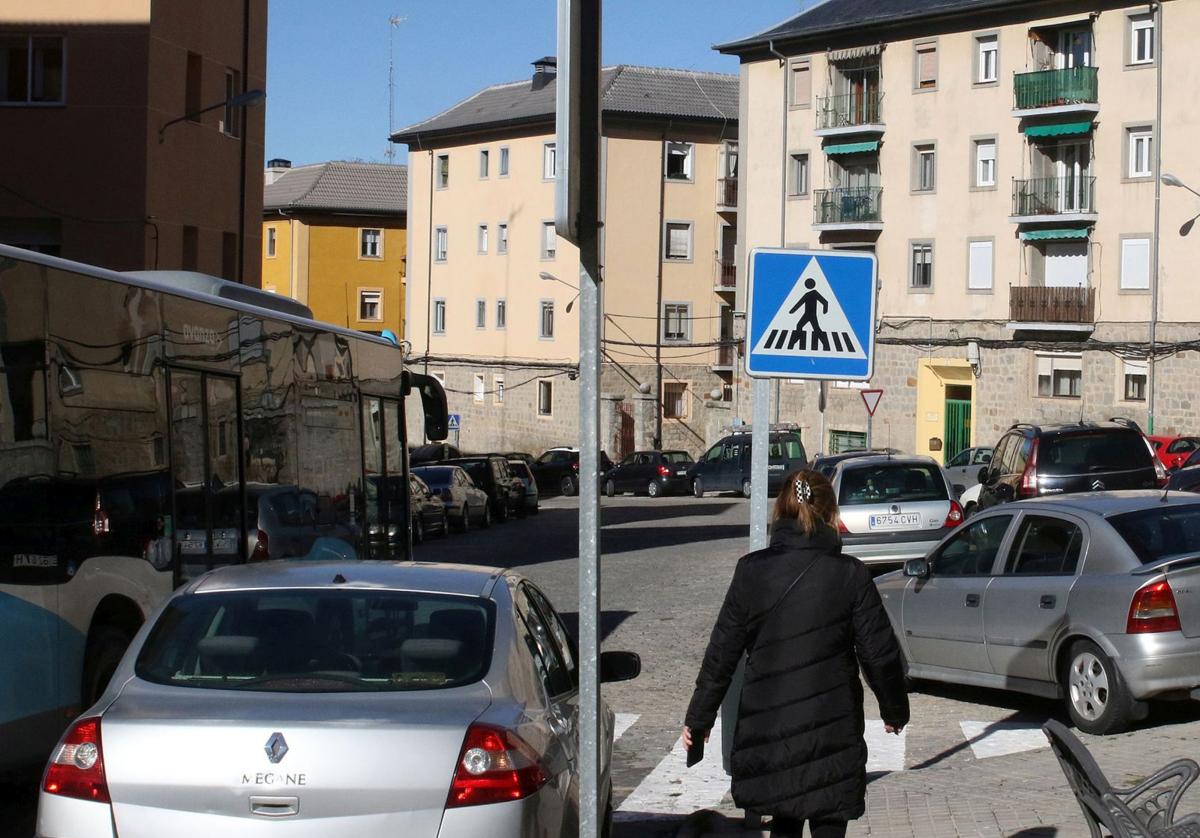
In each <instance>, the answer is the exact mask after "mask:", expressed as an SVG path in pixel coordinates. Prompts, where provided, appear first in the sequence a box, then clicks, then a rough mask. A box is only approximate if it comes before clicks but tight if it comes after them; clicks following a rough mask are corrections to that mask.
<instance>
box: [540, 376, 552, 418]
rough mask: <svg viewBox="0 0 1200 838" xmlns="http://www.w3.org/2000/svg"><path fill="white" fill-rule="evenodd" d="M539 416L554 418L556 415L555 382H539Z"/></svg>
mask: <svg viewBox="0 0 1200 838" xmlns="http://www.w3.org/2000/svg"><path fill="white" fill-rule="evenodd" d="M537 407H538V416H552V415H553V414H554V382H553V381H539V382H538V405H537Z"/></svg>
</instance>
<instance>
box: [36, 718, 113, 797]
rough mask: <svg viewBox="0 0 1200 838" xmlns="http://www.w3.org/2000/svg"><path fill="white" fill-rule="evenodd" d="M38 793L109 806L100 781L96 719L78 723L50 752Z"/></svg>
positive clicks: (101, 755)
mask: <svg viewBox="0 0 1200 838" xmlns="http://www.w3.org/2000/svg"><path fill="white" fill-rule="evenodd" d="M42 790H43V791H45V792H46V793H47V794H59V795H62V796H63V797H77V798H79V799H80V800H93V801H95V802H97V803H111V802H112V801H111V800H110V799H109V796H108V783H107V782H106V781H105V779H104V753H103V752H102V751H101V750H100V719H99V718H95V717H93V718H90V719H80V720H79V721H77V722H76V723H75V724H74V725H72V726H71V729H70V730H68V731H67V735H66V736H64V737H63V740H62V744H60V745H59V746H58V748H57V749H56V750H55V751H54V756H53V757H51V759H50V764H49V765H47V766H46V776H45V778H44V779H43V780H42Z"/></svg>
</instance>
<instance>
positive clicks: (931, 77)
mask: <svg viewBox="0 0 1200 838" xmlns="http://www.w3.org/2000/svg"><path fill="white" fill-rule="evenodd" d="M914 59H915V60H914V65H915V66H914V73H915V78H914V79H913V87H914V88H915V89H917V90H936V89H937V72H938V60H937V43H935V42H933V41H927V42H925V43H922V44H917V45H916V47H915V52H914Z"/></svg>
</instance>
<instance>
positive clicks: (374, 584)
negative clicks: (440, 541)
mask: <svg viewBox="0 0 1200 838" xmlns="http://www.w3.org/2000/svg"><path fill="white" fill-rule="evenodd" d="M504 573H505V571H504V570H502V569H500V568H495V567H475V566H473V565H458V564H442V563H438V562H378V561H371V562H363V561H337V562H304V561H295V560H291V561H272V562H256V563H254V564H241V565H227V566H226V567H222V568H218V569H217V570H214V571H211V572H209V573H206V574H204V575H203V576H201V577H199V578H198V579H196V580H195V581H193V582H192V583H191V584H189V585H188V586H187V588H185V591H186V592H187V593H212V592H214V591H246V590H264V589H266V590H271V589H281V590H282V589H287V588H330V589H332V588H334V587H336V588H337V589H339V590H344V589H355V590H363V589H383V590H414V591H432V592H437V593H447V594H462V595H468V596H483V595H484V594H486V593H487V591H488V590H489V589H490V588H491V586H492V584H493V582H494V581H495V580H496V579H498V578H499V577H501V576H502V575H503V574H504ZM337 576H341V577H342V578H343V579H344V580H345V581H344V582H337V583H335V582H334V581H333V580H334V578H335V577H337Z"/></svg>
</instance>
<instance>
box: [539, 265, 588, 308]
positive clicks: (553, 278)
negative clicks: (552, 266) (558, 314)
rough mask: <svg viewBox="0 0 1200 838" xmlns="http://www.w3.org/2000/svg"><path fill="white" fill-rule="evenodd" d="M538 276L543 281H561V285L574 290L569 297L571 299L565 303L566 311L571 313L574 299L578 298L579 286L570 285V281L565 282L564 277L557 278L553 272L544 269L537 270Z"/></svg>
mask: <svg viewBox="0 0 1200 838" xmlns="http://www.w3.org/2000/svg"><path fill="white" fill-rule="evenodd" d="M538 278H539V279H541V280H542V281H544V282H558V283H561V284H563V285H565V286H567V287H568V288H570V289H571V290H572V291H574V292H575V296H574V297H572V298H571V301H570V302H569V303H567V309H566V311H567V314H570V313H571V309H572V307H574V305H575V301H576V300H578V299H579V288H578V286H575V285H572V284H571V283H569V282H567V281H566V280H565V279H559V278H558V277H556V276H555V275H554V274H552V273H547V272H546V271H541V272H539V273H538Z"/></svg>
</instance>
